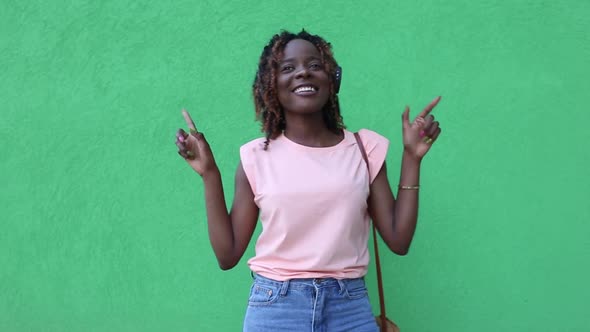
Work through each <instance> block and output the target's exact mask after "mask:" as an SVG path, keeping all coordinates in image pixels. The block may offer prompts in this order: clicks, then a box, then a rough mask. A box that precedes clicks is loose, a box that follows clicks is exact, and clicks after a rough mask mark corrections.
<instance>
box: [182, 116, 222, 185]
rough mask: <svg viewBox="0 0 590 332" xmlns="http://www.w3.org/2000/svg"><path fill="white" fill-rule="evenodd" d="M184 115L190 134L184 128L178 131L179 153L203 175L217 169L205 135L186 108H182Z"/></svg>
mask: <svg viewBox="0 0 590 332" xmlns="http://www.w3.org/2000/svg"><path fill="white" fill-rule="evenodd" d="M182 115H183V116H184V120H185V121H186V124H187V126H188V128H189V131H190V134H188V133H186V132H185V131H184V130H183V129H182V128H181V129H178V131H177V132H176V146H177V147H178V154H179V155H180V156H181V157H183V158H184V160H186V162H187V163H188V164H189V165H190V166H191V167H192V168H193V169H194V170H195V172H197V173H198V174H199V175H201V176H203V175H205V173H207V172H210V171H214V170H216V169H217V165H216V163H215V158H213V153H212V152H211V147H210V146H209V143H207V140H206V139H205V136H203V134H202V133H200V132H198V131H197V127H196V126H195V123H194V122H193V120H192V119H191V116H190V114H188V112H187V111H186V110H182Z"/></svg>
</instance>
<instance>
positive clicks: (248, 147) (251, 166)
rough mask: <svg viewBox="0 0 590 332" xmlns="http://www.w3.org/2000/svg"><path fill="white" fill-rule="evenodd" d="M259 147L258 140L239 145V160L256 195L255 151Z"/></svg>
mask: <svg viewBox="0 0 590 332" xmlns="http://www.w3.org/2000/svg"><path fill="white" fill-rule="evenodd" d="M260 149H261V142H260V140H259V139H258V140H254V141H251V142H248V143H246V144H244V145H242V146H241V147H240V161H241V162H242V168H243V169H244V173H246V178H248V182H249V183H250V188H252V192H253V193H254V195H256V176H255V175H256V153H257V152H258V150H260Z"/></svg>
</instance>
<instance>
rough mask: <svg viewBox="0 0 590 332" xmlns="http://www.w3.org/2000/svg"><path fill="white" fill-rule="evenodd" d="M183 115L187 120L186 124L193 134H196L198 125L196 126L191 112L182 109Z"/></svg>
mask: <svg viewBox="0 0 590 332" xmlns="http://www.w3.org/2000/svg"><path fill="white" fill-rule="evenodd" d="M182 116H183V117H184V121H186V124H187V126H188V129H189V130H190V132H191V134H196V133H197V127H196V126H195V122H194V121H193V119H191V116H190V114H188V112H187V111H186V110H185V109H183V110H182Z"/></svg>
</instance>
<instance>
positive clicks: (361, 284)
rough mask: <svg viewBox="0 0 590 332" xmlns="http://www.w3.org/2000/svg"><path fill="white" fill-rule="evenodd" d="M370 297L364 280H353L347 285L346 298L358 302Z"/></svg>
mask: <svg viewBox="0 0 590 332" xmlns="http://www.w3.org/2000/svg"><path fill="white" fill-rule="evenodd" d="M365 296H368V291H367V286H366V285H365V281H364V280H363V279H353V280H350V281H349V282H347V283H346V297H347V298H349V299H351V300H356V299H360V298H363V297H365Z"/></svg>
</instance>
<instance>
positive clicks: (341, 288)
mask: <svg viewBox="0 0 590 332" xmlns="http://www.w3.org/2000/svg"><path fill="white" fill-rule="evenodd" d="M337 280H338V286H340V294H344V292H345V291H346V283H345V282H344V280H342V279H337Z"/></svg>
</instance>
